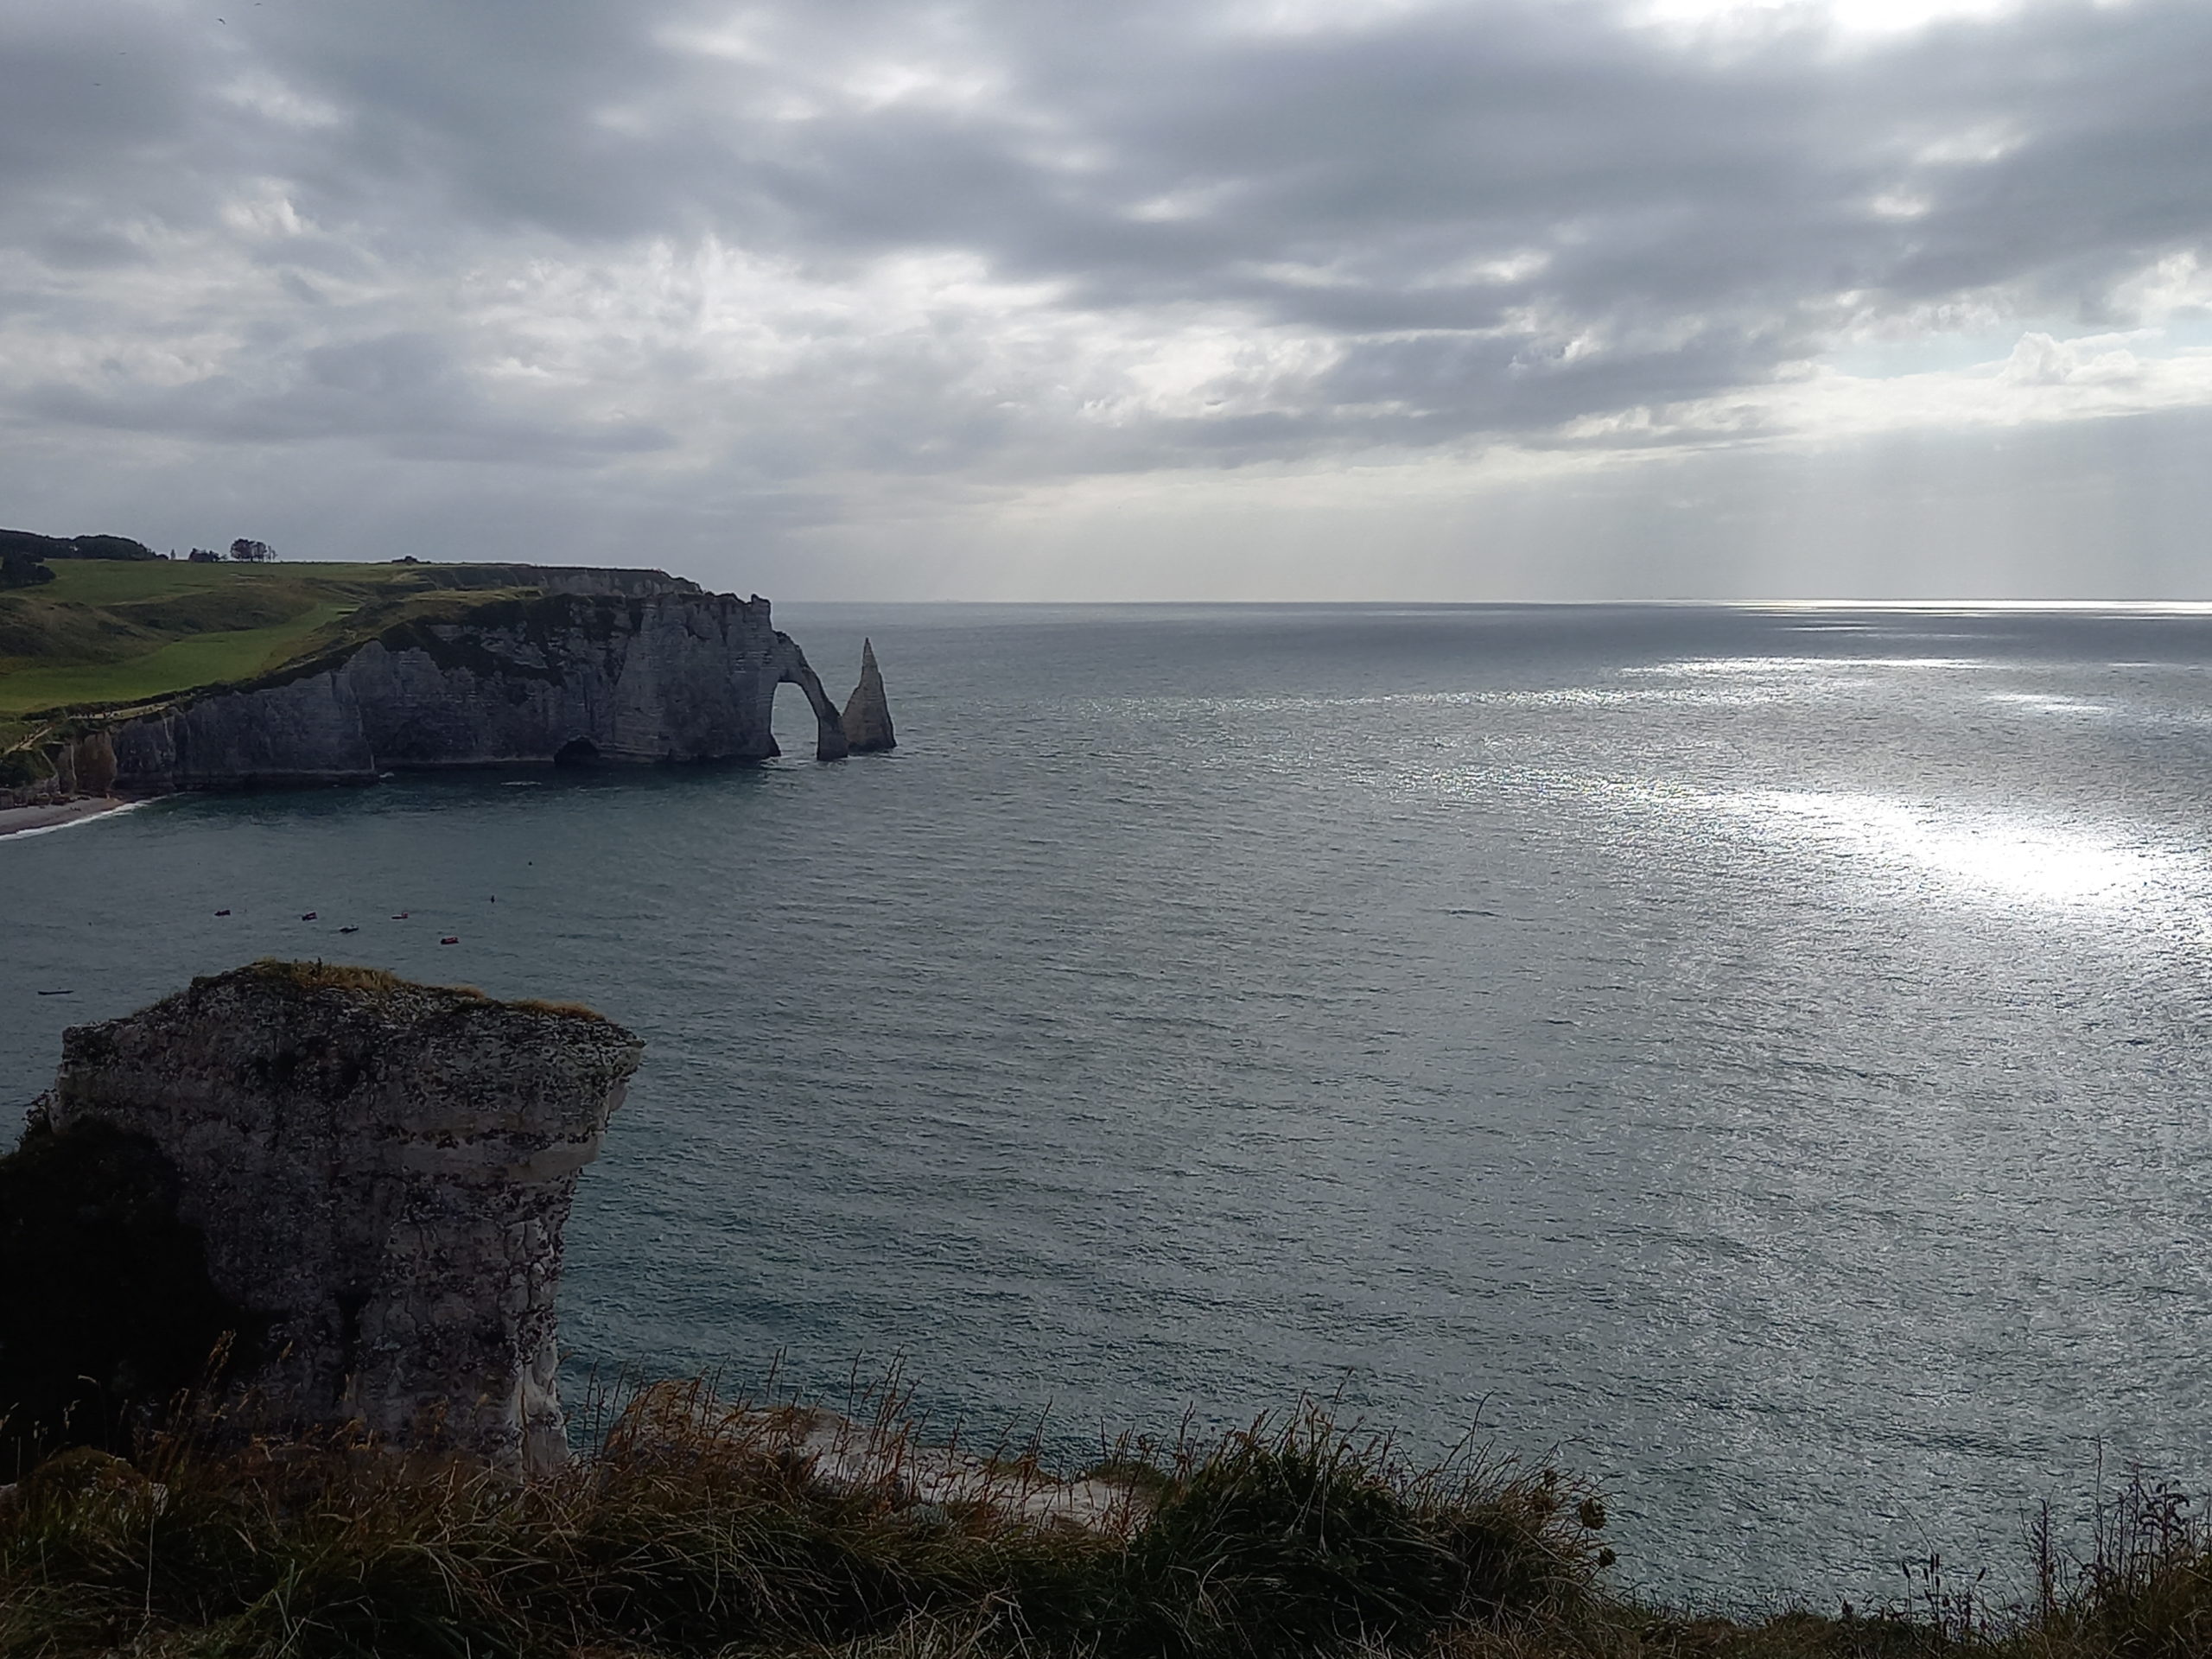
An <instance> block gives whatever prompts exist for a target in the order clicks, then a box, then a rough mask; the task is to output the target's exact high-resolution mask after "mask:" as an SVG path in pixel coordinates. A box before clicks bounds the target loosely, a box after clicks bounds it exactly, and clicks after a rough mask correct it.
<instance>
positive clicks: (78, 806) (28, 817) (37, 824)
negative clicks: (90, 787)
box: [0, 795, 145, 841]
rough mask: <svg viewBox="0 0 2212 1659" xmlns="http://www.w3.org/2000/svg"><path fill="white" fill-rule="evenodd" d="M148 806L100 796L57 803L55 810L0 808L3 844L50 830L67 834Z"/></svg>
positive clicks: (43, 807)
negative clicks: (73, 827) (73, 828)
mask: <svg viewBox="0 0 2212 1659" xmlns="http://www.w3.org/2000/svg"><path fill="white" fill-rule="evenodd" d="M144 804H145V803H144V802H143V801H125V800H118V798H116V797H114V796H112V795H100V796H95V797H94V798H92V799H90V800H83V801H57V802H55V803H54V804H53V805H51V806H0V841H6V840H8V839H10V837H12V836H37V835H43V834H45V833H46V832H47V831H48V830H49V829H67V828H69V826H70V825H71V824H73V823H90V822H91V821H92V819H94V818H105V817H108V816H109V815H110V814H111V813H115V812H128V811H130V810H131V809H132V808H133V807H137V806H143V805H144Z"/></svg>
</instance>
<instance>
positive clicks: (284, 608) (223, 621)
mask: <svg viewBox="0 0 2212 1659" xmlns="http://www.w3.org/2000/svg"><path fill="white" fill-rule="evenodd" d="M43 568H46V569H50V570H51V571H52V572H53V579H52V580H51V581H48V582H41V583H39V584H38V585H36V586H35V587H29V588H15V589H11V590H10V591H7V592H4V593H0V750H5V749H7V748H8V747H10V746H12V745H13V744H14V743H16V742H17V741H21V740H22V738H23V737H25V736H26V735H27V734H32V733H34V732H35V730H36V729H37V728H39V726H40V725H41V719H40V717H41V716H45V715H52V714H53V713H54V711H58V710H65V709H81V708H96V707H102V706H112V705H117V704H129V703H135V702H146V701H149V700H152V699H156V698H160V697H164V696H172V695H174V694H175V693H177V692H181V691H188V690H194V689H196V688H199V687H203V686H210V685H227V684H235V683H240V682H243V681H249V680H253V679H256V678H258V677H262V676H264V675H268V674H272V673H277V672H280V671H283V670H284V669H286V668H289V667H292V666H294V665H296V664H301V663H304V662H309V661H314V660H317V659H321V658H326V657H328V656H330V655H332V654H334V653H336V652H343V651H345V650H346V649H349V648H351V647H352V646H354V645H359V644H361V643H362V642H364V641H365V640H367V639H373V638H375V637H376V636H377V635H378V634H379V633H381V632H384V631H385V630H386V629H387V628H391V627H393V626H398V625H400V624H403V623H405V622H409V621H413V620H454V619H456V618H458V617H459V616H461V615H462V614H465V613H467V612H469V611H471V610H473V609H474V608H475V607H478V606H480V605H483V604H486V603H488V602H493V601H513V600H515V599H517V598H518V597H521V596H524V595H525V594H530V593H532V592H534V591H535V590H534V589H531V588H518V587H517V586H515V585H514V583H515V582H516V581H517V579H518V577H525V578H526V576H527V575H528V574H529V573H528V572H527V571H526V570H519V569H514V568H512V567H499V566H466V565H461V566H453V565H429V564H411V565H377V564H321V565H315V564H275V565H272V564H234V563H222V564H192V563H186V562H184V561H182V560H146V561H137V560H132V561H124V560H105V559H103V560H89V559H76V558H71V559H67V560H64V561H61V562H60V563H54V564H52V565H48V566H46V567H43Z"/></svg>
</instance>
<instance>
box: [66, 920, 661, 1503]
mask: <svg viewBox="0 0 2212 1659" xmlns="http://www.w3.org/2000/svg"><path fill="white" fill-rule="evenodd" d="M643 1049H644V1045H643V1044H642V1043H641V1042H640V1041H639V1039H637V1038H636V1037H634V1036H632V1034H631V1033H628V1032H626V1031H625V1030H623V1029H622V1028H621V1027H619V1026H615V1025H612V1024H610V1023H608V1022H607V1020H603V1019H601V1018H600V1016H598V1015H597V1014H592V1013H590V1012H589V1011H588V1010H585V1009H580V1008H574V1007H557V1006H552V1005H547V1004H538V1003H528V1002H522V1003H509V1002H498V1001H492V1000H491V999H489V998H487V997H485V996H483V995H480V994H479V993H477V992H474V991H469V990H464V989H452V988H440V987H433V986H426V985H416V984H410V983H409V982H405V981H403V980H400V979H397V978H395V977H393V976H391V975H390V974H385V973H382V972H379V971H378V970H375V969H359V968H334V967H328V968H327V967H325V966H323V965H322V964H321V963H273V962H264V963H256V964H255V965H253V966H252V967H250V968H242V969H237V970H235V971H233V972H231V973H227V974H223V975H219V976H215V977H213V978H209V979H200V980H195V981H194V982H193V983H192V986H191V988H189V989H188V990H186V991H184V992H182V993H181V994H179V995H175V996H172V997H169V998H168V999H167V1000H166V1001H161V1002H157V1003H156V1004H155V1005H154V1006H153V1007H149V1008H146V1009H143V1010H142V1011H141V1012H139V1013H137V1014H131V1015H130V1016H128V1017H127V1018H124V1019H121V1020H109V1021H107V1022H106V1023H105V1024H102V1025H95V1026H80V1027H76V1028H74V1029H73V1030H71V1031H70V1032H68V1033H66V1035H65V1036H64V1038H63V1039H62V1062H61V1069H60V1075H59V1077H57V1079H56V1081H55V1084H54V1091H53V1093H52V1094H51V1095H50V1096H48V1097H47V1098H46V1100H45V1101H44V1102H43V1103H41V1108H42V1113H43V1118H44V1122H43V1123H42V1124H41V1123H38V1122H35V1125H34V1128H33V1130H32V1135H33V1136H35V1135H40V1134H43V1133H46V1132H48V1131H49V1130H50V1131H52V1132H54V1133H55V1134H56V1135H60V1136H65V1137H66V1136H67V1135H69V1134H70V1132H71V1131H72V1130H73V1129H76V1128H80V1127H83V1126H86V1125H101V1126H105V1128H106V1129H107V1130H109V1131H120V1132H121V1133H122V1134H123V1135H126V1136H130V1137H134V1138H140V1139H143V1141H144V1142H148V1143H150V1145H151V1147H153V1148H154V1149H156V1151H157V1152H158V1153H159V1154H160V1155H161V1156H162V1157H163V1158H165V1159H166V1160H168V1164H169V1165H171V1166H174V1175H175V1179H174V1183H173V1190H174V1192H175V1205H176V1212H177V1215H178V1217H179V1218H180V1219H181V1221H182V1222H184V1223H185V1224H188V1225H189V1226H191V1227H194V1228H196V1229H197V1230H199V1231H200V1235H201V1236H202V1237H203V1238H204V1240H205V1244H206V1252H207V1276H208V1278H209V1280H210V1281H212V1282H213V1286H214V1287H215V1288H216V1290H217V1291H219V1293H220V1294H222V1295H223V1296H224V1297H226V1298H227V1299H229V1300H230V1301H232V1303H235V1304H237V1305H238V1306H241V1307H244V1308H246V1309H250V1310H253V1311H254V1312H255V1313H256V1314H257V1316H259V1319H260V1320H261V1321H263V1322H264V1324H263V1329H262V1331H261V1332H260V1333H259V1339H258V1341H257V1344H255V1349H256V1352H255V1355H254V1357H253V1358H252V1359H251V1361H250V1363H249V1365H248V1368H247V1369H246V1370H245V1374H244V1375H243V1376H239V1377H238V1378H237V1379H235V1380H236V1383H237V1384H238V1386H240V1387H242V1388H244V1389H247V1390H250V1392H251V1396H252V1397H253V1399H254V1402H255V1408H256V1410H257V1412H258V1413H259V1414H261V1418H262V1421H264V1422H265V1423H266V1424H267V1425H268V1426H270V1427H279V1428H283V1429H288V1430H296V1429H300V1428H308V1427H316V1426H319V1425H335V1424H343V1423H347V1422H355V1421H358V1422H359V1423H361V1424H362V1425H363V1426H364V1427H366V1428H367V1429H368V1430H369V1431H370V1432H371V1433H374V1434H377V1435H378V1436H379V1437H383V1438H386V1439H388V1440H390V1441H391V1442H393V1443H395V1444H399V1445H410V1444H427V1443H435V1444H438V1445H442V1446H450V1447H452V1448H453V1449H454V1450H457V1451H461V1452H467V1453H469V1454H472V1455H474V1456H477V1457H480V1458H483V1459H486V1460H488V1461H490V1462H492V1463H493V1464H496V1465H502V1466H505V1467H510V1468H513V1469H516V1470H518V1471H521V1472H524V1473H531V1472H537V1471H543V1470H545V1469H547V1468H550V1467H553V1466H555V1465H558V1464H559V1463H560V1462H562V1461H563V1459H565V1457H566V1455H567V1446H566V1441H565V1440H564V1438H563V1429H562V1418H561V1406H560V1399H559V1395H558V1393H557V1390H556V1380H555V1370H556V1363H557V1358H558V1355H557V1350H556V1327H555V1317H554V1293H555V1289H556V1286H557V1284H558V1282H559V1280H560V1274H561V1254H562V1243H561V1235H562V1230H563V1226H564V1225H565V1224H566V1223H567V1220H568V1216H569V1201H570V1199H571V1198H572V1196H573V1195H574V1193H575V1185H576V1174H577V1172H578V1171H579V1170H580V1169H582V1167H583V1166H584V1165H586V1164H588V1163H589V1162H590V1161H591V1160H592V1159H593V1158H594V1156H596V1155H597V1154H598V1151H599V1146H600V1140H601V1135H603V1134H604V1133H605V1131H606V1128H607V1119H608V1117H609V1116H610V1115H611V1114H612V1113H613V1111H614V1109H616V1107H617V1106H619V1105H620V1103H621V1100H622V1095H623V1090H624V1088H625V1085H626V1083H627V1080H628V1078H629V1077H630V1075H631V1073H632V1072H633V1071H636V1069H637V1066H638V1061H639V1056H640V1054H641V1053H642V1052H643ZM29 1139H30V1137H28V1136H27V1138H26V1140H27V1144H28V1143H29Z"/></svg>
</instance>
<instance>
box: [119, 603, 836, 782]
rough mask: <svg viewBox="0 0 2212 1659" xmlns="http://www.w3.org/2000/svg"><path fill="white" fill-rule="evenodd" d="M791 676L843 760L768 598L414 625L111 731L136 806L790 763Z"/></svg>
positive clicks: (128, 717)
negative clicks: (471, 776)
mask: <svg viewBox="0 0 2212 1659" xmlns="http://www.w3.org/2000/svg"><path fill="white" fill-rule="evenodd" d="M785 683H791V684H795V685H797V686H798V688H799V689H800V690H801V691H802V692H803V693H804V695H805V696H806V699H807V702H808V703H809V704H810V706H811V707H812V709H813V710H814V714H815V719H816V723H817V744H816V749H815V753H816V755H817V758H818V759H821V760H837V759H839V758H841V757H842V756H843V755H844V754H845V753H846V751H847V745H846V741H845V734H844V728H843V721H842V715H841V714H840V712H839V710H838V709H836V706H835V705H834V704H833V703H831V702H830V701H829V696H828V694H827V693H826V692H824V691H823V687H822V683H821V680H820V679H819V678H818V677H817V676H816V674H815V671H814V670H813V669H812V668H811V667H810V665H809V664H808V663H807V660H806V655H805V653H804V652H802V651H801V650H800V649H799V647H798V645H797V644H796V643H795V642H794V641H793V640H792V639H791V636H790V635H788V634H785V633H779V632H777V630H776V628H775V626H773V624H772V621H771V620H770V615H769V606H768V601H766V600H765V599H761V598H759V597H757V596H756V597H754V598H752V599H738V598H736V597H734V595H730V594H700V593H683V592H658V593H648V594H635V595H618V594H542V595H539V596H537V597H532V598H517V599H507V600H499V601H490V602H486V603H483V604H479V605H475V606H474V607H470V608H469V609H468V610H467V612H466V613H465V614H463V615H461V616H460V617H457V618H455V619H454V620H419V619H418V620H408V621H404V622H402V623H399V624H397V625H396V626H393V627H391V628H390V629H387V630H386V631H385V632H383V633H381V634H379V635H378V637H376V638H375V639H371V640H369V641H367V642H366V643H365V644H362V645H356V646H352V647H349V648H348V649H346V651H345V652H342V653H338V654H334V656H332V657H329V658H323V659H320V660H314V661H309V662H306V663H302V664H296V665H295V666H294V667H292V668H290V669H288V670H286V671H283V672H282V673H279V674H277V675H272V676H270V677H268V678H266V679H264V680H261V681H257V682H254V683H251V684H248V685H244V686H239V687H235V688H227V689H217V690H210V691H207V692H200V693H194V694H188V695H185V696H179V697H177V698H175V699H174V700H172V701H170V702H168V703H167V704H166V705H165V706H163V707H161V708H159V709H153V710H149V711H146V712H131V713H126V714H123V715H118V716H117V717H114V718H112V719H111V720H108V721H103V722H100V726H101V734H102V735H104V736H105V739H106V747H107V749H108V750H109V751H110V752H111V753H112V756H113V767H114V770H113V773H112V783H111V786H112V787H113V788H115V789H117V790H118V791H122V792H124V793H125V794H132V795H149V794H161V793H165V792H167V791H173V790H181V789H204V788H222V787H238V786H242V785H268V784H300V783H343V782H365V781H367V780H369V779H374V778H376V777H377V776H378V775H379V774H380V773H382V772H389V771H393V770H404V769H410V768H438V767H451V766H487V765H491V766H496V765H503V764H505V765H512V764H518V763H531V762H536V763H541V764H542V763H548V762H561V761H575V760H601V761H691V760H760V759H765V758H766V757H768V756H771V755H773V754H776V753H779V750H778V748H777V745H776V740H775V736H774V734H773V732H772V711H773V707H774V700H775V694H776V688H777V687H778V686H779V685H780V684H785ZM79 741H81V740H79ZM102 758H103V759H105V756H103V757H102Z"/></svg>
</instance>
